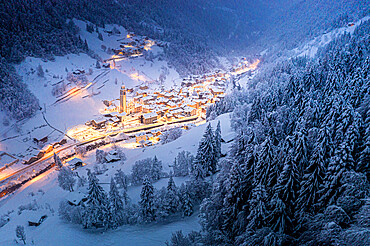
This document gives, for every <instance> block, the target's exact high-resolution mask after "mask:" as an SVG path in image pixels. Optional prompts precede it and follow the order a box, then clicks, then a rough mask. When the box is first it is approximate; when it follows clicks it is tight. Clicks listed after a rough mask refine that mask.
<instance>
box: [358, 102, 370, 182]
mask: <svg viewBox="0 0 370 246" xmlns="http://www.w3.org/2000/svg"><path fill="white" fill-rule="evenodd" d="M364 128H365V136H364V140H363V147H362V149H363V150H362V152H361V154H360V157H359V164H358V167H357V170H358V171H359V172H362V173H364V174H365V175H366V177H367V179H368V180H369V181H370V109H369V110H368V111H367V118H366V119H365V124H364Z"/></svg>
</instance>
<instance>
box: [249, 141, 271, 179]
mask: <svg viewBox="0 0 370 246" xmlns="http://www.w3.org/2000/svg"><path fill="white" fill-rule="evenodd" d="M273 165H274V150H273V145H272V143H271V138H270V136H268V137H267V138H266V140H265V141H264V142H263V143H262V146H261V150H260V151H259V156H258V162H257V164H256V167H255V178H254V179H255V182H256V185H257V184H261V185H264V186H266V185H267V184H268V180H269V176H270V172H271V171H273Z"/></svg>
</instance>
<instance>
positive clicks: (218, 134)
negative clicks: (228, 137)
mask: <svg viewBox="0 0 370 246" xmlns="http://www.w3.org/2000/svg"><path fill="white" fill-rule="evenodd" d="M221 154H222V153H221V125H220V121H218V122H217V127H216V130H215V155H216V158H217V160H218V159H220V157H221Z"/></svg>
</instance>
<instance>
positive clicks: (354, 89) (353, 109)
mask: <svg viewBox="0 0 370 246" xmlns="http://www.w3.org/2000/svg"><path fill="white" fill-rule="evenodd" d="M369 31H370V22H369V21H367V22H365V23H363V24H362V25H361V26H360V27H359V28H357V29H356V30H355V32H354V34H353V35H352V36H351V35H350V34H345V35H342V36H340V37H338V38H337V39H336V40H334V41H332V42H331V43H330V44H329V45H328V46H326V47H325V48H323V49H321V50H320V51H319V54H318V56H317V57H316V58H315V59H308V58H295V59H290V60H287V61H285V62H281V63H279V64H276V65H274V66H271V67H270V68H265V69H264V71H262V72H261V73H260V74H259V75H258V76H257V77H256V78H255V80H254V82H253V83H252V84H250V88H248V89H246V90H245V92H241V93H238V94H237V95H236V99H235V101H236V102H235V101H234V105H236V106H235V108H234V112H233V118H232V122H233V127H234V129H235V131H236V132H237V134H238V135H237V138H236V141H235V142H234V145H233V147H232V148H231V149H230V153H229V154H230V156H229V158H228V159H227V161H225V162H223V163H221V166H222V167H221V172H220V174H219V175H218V178H217V183H216V184H215V185H214V186H213V192H212V195H211V197H210V198H209V199H206V200H204V201H203V204H202V206H201V224H202V226H203V231H204V233H205V236H204V238H203V240H204V242H205V243H206V244H209V245H235V244H237V245H333V244H334V245H337V244H338V245H368V244H369V238H370V237H369V235H370V230H369V214H370V213H369V191H370V189H369V181H370V166H369V165H370V159H369V158H370V145H369V144H370V139H369V138H370V134H369V133H370V117H369V116H370V107H369V105H370V93H369V88H370V77H369V71H370V58H369V54H370V49H369V45H368V44H369V41H370V39H369ZM219 108H221V107H219ZM266 243H267V244H266Z"/></svg>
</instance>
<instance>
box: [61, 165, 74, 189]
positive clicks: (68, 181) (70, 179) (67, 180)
mask: <svg viewBox="0 0 370 246" xmlns="http://www.w3.org/2000/svg"><path fill="white" fill-rule="evenodd" d="M74 176H75V175H74V173H73V172H72V171H71V169H69V168H67V167H62V168H61V169H60V170H59V173H58V183H59V186H60V187H61V188H62V189H63V190H67V191H70V192H72V191H73V186H74V185H75V183H76V179H75V177H74Z"/></svg>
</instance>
